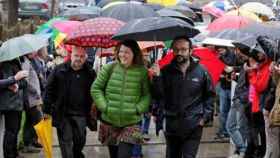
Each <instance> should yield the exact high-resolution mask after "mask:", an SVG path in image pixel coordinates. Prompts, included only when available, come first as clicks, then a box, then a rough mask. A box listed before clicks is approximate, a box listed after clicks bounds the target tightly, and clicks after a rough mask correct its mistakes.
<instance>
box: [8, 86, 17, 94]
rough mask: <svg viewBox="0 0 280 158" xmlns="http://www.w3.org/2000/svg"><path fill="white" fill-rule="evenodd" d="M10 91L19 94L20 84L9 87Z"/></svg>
mask: <svg viewBox="0 0 280 158" xmlns="http://www.w3.org/2000/svg"><path fill="white" fill-rule="evenodd" d="M8 89H9V90H11V91H12V92H14V93H16V92H18V84H13V85H11V86H9V87H8Z"/></svg>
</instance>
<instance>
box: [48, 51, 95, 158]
mask: <svg viewBox="0 0 280 158" xmlns="http://www.w3.org/2000/svg"><path fill="white" fill-rule="evenodd" d="M86 58H87V55H86V53H85V50H84V49H83V48H80V47H73V51H72V54H71V61H70V62H67V63H63V64H61V65H58V66H57V67H56V68H55V69H54V70H53V72H52V73H51V74H50V76H49V78H48V83H47V87H46V96H45V102H44V103H45V107H44V111H45V113H47V114H51V115H52V117H53V125H54V126H55V127H56V128H57V135H58V140H59V144H60V149H61V153H62V157H63V158H83V157H84V155H83V153H82V150H83V147H84V145H85V143H86V126H87V119H88V117H89V112H90V109H91V105H92V99H91V95H90V87H91V84H92V82H93V81H94V79H95V77H96V74H95V72H94V70H93V69H92V68H91V67H89V66H88V65H87V64H86V63H85V61H86Z"/></svg>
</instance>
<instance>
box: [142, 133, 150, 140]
mask: <svg viewBox="0 0 280 158" xmlns="http://www.w3.org/2000/svg"><path fill="white" fill-rule="evenodd" d="M143 138H144V140H145V141H150V140H151V136H150V135H148V134H144V135H143Z"/></svg>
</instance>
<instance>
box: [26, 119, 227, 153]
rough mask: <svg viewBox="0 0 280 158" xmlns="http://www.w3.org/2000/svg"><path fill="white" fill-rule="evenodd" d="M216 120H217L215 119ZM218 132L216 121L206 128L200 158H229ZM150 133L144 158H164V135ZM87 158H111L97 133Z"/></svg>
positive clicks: (93, 134)
mask: <svg viewBox="0 0 280 158" xmlns="http://www.w3.org/2000/svg"><path fill="white" fill-rule="evenodd" d="M215 120H216V119H215ZM216 131H217V123H216V121H215V123H214V126H213V127H206V128H204V131H203V138H202V140H201V144H200V147H199V154H198V156H197V157H198V158H226V157H228V153H229V148H230V145H229V143H228V141H226V140H222V141H221V140H219V141H216V140H214V137H215V133H216ZM150 133H151V137H152V139H151V140H150V141H149V142H148V143H147V144H145V145H144V146H143V154H144V158H164V157H165V143H164V137H163V135H162V133H161V134H160V136H159V137H156V136H155V128H154V125H153V124H152V125H151V128H150ZM53 140H54V146H53V156H54V158H60V157H61V156H60V150H59V147H58V143H57V138H56V131H55V129H54V138H53ZM84 153H85V156H86V158H109V155H108V150H107V148H106V147H104V146H102V145H101V144H100V143H99V142H98V141H97V134H96V132H90V131H89V132H88V135H87V143H86V146H85V148H84ZM22 155H24V156H25V157H26V158H42V157H44V153H43V152H40V153H37V154H22Z"/></svg>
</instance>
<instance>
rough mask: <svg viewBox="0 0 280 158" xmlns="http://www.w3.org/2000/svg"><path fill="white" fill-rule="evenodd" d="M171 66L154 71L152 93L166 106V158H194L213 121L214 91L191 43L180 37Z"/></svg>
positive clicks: (175, 43)
mask: <svg viewBox="0 0 280 158" xmlns="http://www.w3.org/2000/svg"><path fill="white" fill-rule="evenodd" d="M172 49H173V52H174V55H175V58H174V60H173V61H172V62H171V64H169V65H167V66H166V67H165V68H163V69H162V70H160V68H159V65H155V66H154V67H153V71H154V73H155V77H154V78H153V91H154V93H155V94H154V95H155V97H159V98H157V99H160V100H161V101H162V102H163V105H164V107H163V109H164V116H165V124H164V126H165V129H164V131H165V137H166V145H167V147H166V158H195V157H196V154H197V151H198V148H199V144H200V139H201V136H202V131H203V125H204V124H205V123H206V122H208V121H209V120H210V119H211V116H212V113H213V104H214V94H215V92H214V88H213V85H212V82H211V78H210V76H209V74H208V72H207V71H206V70H205V69H204V68H203V67H202V66H201V65H200V64H199V61H198V60H197V59H195V58H193V57H192V56H191V55H192V42H191V41H190V40H189V39H188V38H186V37H177V38H175V39H174V41H173V43H172Z"/></svg>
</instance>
